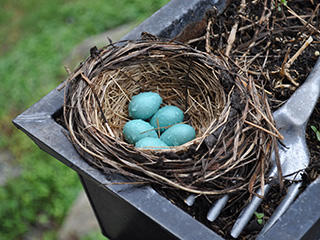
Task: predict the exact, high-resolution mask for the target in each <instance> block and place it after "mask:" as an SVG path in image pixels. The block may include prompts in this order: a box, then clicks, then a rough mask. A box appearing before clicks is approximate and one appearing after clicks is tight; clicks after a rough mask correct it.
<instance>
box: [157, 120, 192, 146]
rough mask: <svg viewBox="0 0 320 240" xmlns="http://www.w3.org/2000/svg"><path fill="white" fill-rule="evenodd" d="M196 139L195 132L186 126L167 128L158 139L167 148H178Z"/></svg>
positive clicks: (179, 125) (177, 125)
mask: <svg viewBox="0 0 320 240" xmlns="http://www.w3.org/2000/svg"><path fill="white" fill-rule="evenodd" d="M195 137H196V131H195V130H194V128H193V127H191V126H190V125H188V124H176V125H174V126H172V127H170V128H168V129H167V130H166V131H165V132H164V133H163V134H162V135H161V136H160V139H161V140H162V141H163V142H165V143H166V144H168V146H180V145H182V144H184V143H186V142H189V141H191V140H193V139H194V138H195Z"/></svg>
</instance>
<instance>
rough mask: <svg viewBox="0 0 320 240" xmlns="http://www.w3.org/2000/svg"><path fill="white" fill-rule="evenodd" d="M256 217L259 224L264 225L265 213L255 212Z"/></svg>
mask: <svg viewBox="0 0 320 240" xmlns="http://www.w3.org/2000/svg"><path fill="white" fill-rule="evenodd" d="M254 215H255V216H256V219H257V223H258V224H260V225H261V224H262V223H263V217H264V214H263V213H258V212H254Z"/></svg>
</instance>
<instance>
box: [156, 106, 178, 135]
mask: <svg viewBox="0 0 320 240" xmlns="http://www.w3.org/2000/svg"><path fill="white" fill-rule="evenodd" d="M182 121H183V112H182V110H181V109H180V108H178V107H175V106H165V107H162V108H160V109H159V110H158V111H157V112H156V113H155V114H154V115H153V117H152V118H151V120H150V124H151V125H152V126H153V127H154V128H158V127H160V131H161V132H164V131H165V130H166V129H167V128H166V127H168V126H170V125H174V124H177V123H181V122H182ZM158 124H159V126H158Z"/></svg>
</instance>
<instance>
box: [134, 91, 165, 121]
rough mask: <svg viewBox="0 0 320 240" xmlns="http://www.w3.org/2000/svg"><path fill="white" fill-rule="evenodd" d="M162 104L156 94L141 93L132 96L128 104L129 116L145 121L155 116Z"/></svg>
mask: <svg viewBox="0 0 320 240" xmlns="http://www.w3.org/2000/svg"><path fill="white" fill-rule="evenodd" d="M161 103H162V98H161V97H160V95H159V94H158V93H154V92H143V93H139V94H138V95H136V96H133V97H132V99H131V102H130V103H129V116H130V117H132V118H134V119H143V120H146V119H148V118H150V117H152V115H153V114H155V113H156V112H157V111H158V109H159V107H160V105H161Z"/></svg>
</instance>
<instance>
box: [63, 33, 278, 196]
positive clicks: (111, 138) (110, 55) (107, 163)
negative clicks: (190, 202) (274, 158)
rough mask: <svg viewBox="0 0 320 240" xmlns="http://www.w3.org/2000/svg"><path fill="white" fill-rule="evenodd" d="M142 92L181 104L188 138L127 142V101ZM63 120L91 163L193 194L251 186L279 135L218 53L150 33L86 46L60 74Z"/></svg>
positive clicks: (254, 88) (257, 96) (264, 106)
mask: <svg viewBox="0 0 320 240" xmlns="http://www.w3.org/2000/svg"><path fill="white" fill-rule="evenodd" d="M145 91H152V92H156V93H158V94H159V95H160V96H161V97H162V98H163V102H164V103H165V104H166V105H174V106H177V107H179V108H180V109H182V110H183V111H184V114H185V122H186V123H188V124H190V125H191V126H193V127H194V129H195V130H196V133H197V135H196V138H195V139H194V140H192V141H190V142H188V143H185V144H183V145H181V146H177V147H171V148H170V149H158V150H151V149H141V148H135V147H134V146H133V145H132V144H129V143H126V142H125V141H124V137H123V133H122V130H123V127H124V124H125V123H126V122H127V121H128V120H130V119H129V117H128V116H129V114H128V104H129V102H130V99H131V98H132V96H134V95H136V94H138V93H140V92H145ZM64 119H65V124H66V126H67V128H68V130H69V134H70V135H69V136H70V139H71V141H72V143H73V144H74V146H75V147H76V149H77V150H78V152H79V153H80V154H81V155H82V156H83V157H84V158H85V159H86V160H87V161H88V162H89V163H91V164H93V165H95V166H96V167H97V168H99V169H103V170H105V171H107V172H110V171H111V172H116V173H120V174H123V175H125V176H128V177H130V178H133V179H135V182H143V183H156V184H160V185H161V186H166V187H170V188H174V189H180V190H184V191H187V192H191V193H195V194H208V195H215V194H224V193H231V192H236V191H243V190H249V191H250V192H253V190H254V188H255V186H258V185H259V183H260V184H263V183H264V174H265V172H266V171H267V170H268V168H269V165H270V164H269V163H270V155H271V152H272V151H273V149H274V148H275V147H276V139H277V138H281V135H280V134H279V132H278V131H277V129H276V128H275V126H274V122H273V118H272V114H271V111H270V108H269V105H268V99H267V97H266V95H265V94H264V90H263V87H261V86H258V85H257V83H255V82H254V80H253V79H252V78H250V77H249V78H247V77H246V76H243V75H241V74H239V73H238V72H237V71H235V69H231V68H230V66H229V65H228V64H227V63H226V62H224V61H223V60H221V59H220V58H218V57H215V56H212V55H209V54H207V53H205V52H202V51H199V50H196V49H194V48H192V47H190V46H188V45H184V44H180V43H176V42H172V41H171V42H168V41H161V40H158V39H153V40H150V39H149V40H146V39H145V40H137V41H122V42H118V43H115V44H111V45H108V46H106V47H104V48H102V49H100V50H97V49H92V50H91V56H90V57H88V58H87V59H86V61H84V62H83V63H82V64H81V65H80V66H79V67H78V68H77V69H76V70H75V71H74V72H73V73H72V74H71V75H70V77H69V79H68V81H67V87H66V92H65V104H64Z"/></svg>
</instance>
